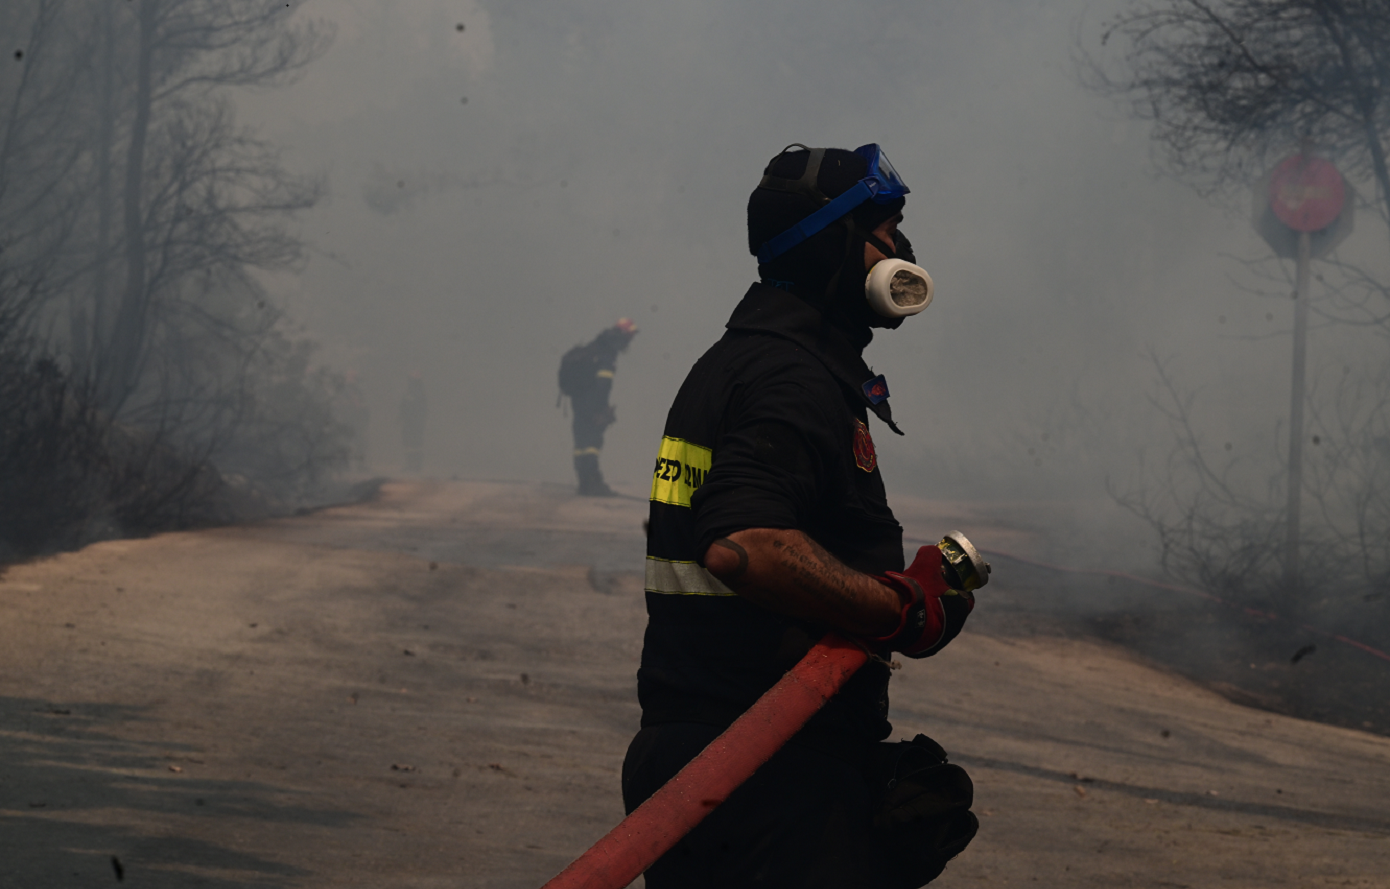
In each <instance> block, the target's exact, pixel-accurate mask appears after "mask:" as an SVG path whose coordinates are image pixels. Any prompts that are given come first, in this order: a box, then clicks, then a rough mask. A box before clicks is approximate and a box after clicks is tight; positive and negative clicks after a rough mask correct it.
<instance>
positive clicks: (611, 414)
mask: <svg viewBox="0 0 1390 889" xmlns="http://www.w3.org/2000/svg"><path fill="white" fill-rule="evenodd" d="M616 422H618V409H617V408H616V407H614V406H613V405H611V404H610V405H608V407H606V408H604V409H603V410H601V411H599V414H598V424H599V425H600V426H604V427H607V426H612V425H613V424H614V423H616Z"/></svg>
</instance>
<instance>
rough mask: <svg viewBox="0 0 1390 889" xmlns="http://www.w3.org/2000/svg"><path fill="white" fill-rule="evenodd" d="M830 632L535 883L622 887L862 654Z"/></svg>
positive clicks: (771, 748) (860, 661)
mask: <svg viewBox="0 0 1390 889" xmlns="http://www.w3.org/2000/svg"><path fill="white" fill-rule="evenodd" d="M868 659H869V656H868V654H867V653H866V652H865V651H864V650H863V649H862V648H860V647H859V646H857V645H855V644H854V643H853V642H850V641H848V640H847V639H844V638H842V637H840V636H838V635H836V634H834V633H830V634H828V635H826V636H825V637H824V638H823V639H821V641H820V642H818V643H816V645H815V647H813V648H812V649H811V650H810V651H809V652H808V653H807V654H806V656H805V657H804V658H802V659H801V661H800V662H799V663H797V665H796V666H795V667H792V668H791V670H790V671H788V672H787V674H786V675H785V676H783V677H782V679H781V681H780V682H778V683H777V684H776V685H774V686H773V687H772V688H770V689H768V691H767V693H766V694H764V695H763V696H762V697H761V698H759V699H758V700H757V702H756V703H754V704H753V706H752V707H750V708H748V712H746V713H744V714H743V715H742V716H740V717H739V718H738V719H737V720H736V721H735V722H734V724H733V725H731V726H729V727H728V728H727V729H725V731H724V733H723V734H722V735H720V736H719V737H717V738H715V739H714V740H713V741H711V742H710V744H709V746H708V747H706V748H705V749H704V750H703V751H701V752H700V755H699V756H697V757H695V758H694V759H692V760H691V761H690V762H689V763H687V764H686V766H685V768H683V769H681V770H680V771H679V772H677V773H676V776H675V777H674V778H672V779H671V780H670V781H667V782H666V783H665V784H664V785H662V787H661V789H660V790H658V791H657V792H656V793H654V794H652V796H651V797H650V798H649V799H648V800H647V801H646V802H644V803H642V805H640V806H638V807H637V810H636V811H634V812H633V813H632V814H631V815H629V816H627V817H626V818H624V819H623V820H622V821H621V822H619V824H618V826H617V827H615V828H613V829H612V830H610V831H609V832H608V835H607V836H605V837H604V838H603V839H601V840H599V841H598V842H597V843H595V844H594V845H593V846H592V847H590V849H589V851H587V852H585V853H584V854H583V855H581V856H579V858H577V859H575V861H574V863H573V864H571V865H570V866H569V867H567V868H565V869H564V870H563V871H561V872H560V874H559V875H558V876H556V877H555V878H554V879H553V880H551V881H550V882H549V883H546V884H545V886H543V887H542V889H622V887H624V886H626V885H628V884H629V883H631V882H632V881H633V880H635V879H637V877H638V876H639V875H641V873H642V872H643V871H645V870H646V869H647V868H649V867H651V866H652V864H653V863H654V862H655V861H656V860H657V859H658V858H660V857H661V856H662V855H663V854H665V852H666V851H667V850H668V849H670V848H671V847H672V846H674V845H675V844H676V843H678V842H680V839H681V837H683V836H685V835H686V834H687V833H689V832H690V831H691V829H692V828H694V827H695V825H697V824H699V823H700V822H701V821H702V820H704V817H705V816H706V815H708V814H709V813H710V812H711V811H713V809H714V807H715V806H717V805H719V804H720V803H722V802H724V800H725V799H727V798H728V796H729V794H731V793H733V792H734V790H735V789H736V788H737V787H738V786H739V785H740V784H742V783H743V782H744V781H747V780H748V779H749V778H750V777H752V776H753V773H754V772H756V771H757V770H758V767H759V766H761V765H762V764H763V763H765V762H767V761H768V760H769V759H771V758H772V754H774V753H776V752H777V751H778V750H780V749H781V748H782V745H784V744H786V743H787V741H789V740H790V739H791V737H792V735H794V734H796V733H797V732H798V731H799V730H800V729H801V727H802V726H803V725H805V724H806V720H808V719H810V718H811V717H812V716H814V715H815V713H816V711H817V710H819V709H820V708H821V707H823V706H825V702H826V701H828V700H830V697H831V696H832V695H834V694H835V692H837V691H839V689H840V686H842V685H844V684H845V682H846V681H847V680H848V679H849V678H850V677H851V676H853V675H854V673H855V671H856V670H858V669H859V668H860V667H862V666H864V664H865V662H866V661H868Z"/></svg>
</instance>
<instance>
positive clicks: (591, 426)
mask: <svg viewBox="0 0 1390 889" xmlns="http://www.w3.org/2000/svg"><path fill="white" fill-rule="evenodd" d="M636 335H637V325H636V324H634V323H632V319H631V318H619V319H618V322H617V323H616V324H614V325H613V326H612V327H610V328H608V329H607V330H604V331H602V332H600V333H599V335H598V336H596V337H594V339H593V341H592V342H590V343H586V344H584V345H582V346H575V347H574V348H573V349H570V350H569V351H568V352H566V353H565V355H564V357H563V358H561V359H560V394H561V395H568V396H569V398H570V404H571V406H572V407H573V408H574V471H575V474H576V475H578V476H579V493H580V494H581V495H583V496H586V497H612V496H614V492H613V489H612V488H610V487H608V484H607V483H606V482H605V481H604V480H603V473H602V471H600V470H599V465H598V458H599V453H600V452H601V451H602V450H603V431H604V430H605V429H607V428H608V427H609V426H611V425H613V423H615V422H617V419H618V414H617V411H615V410H614V408H613V406H612V405H611V404H609V403H608V395H609V393H610V392H611V391H612V390H613V372H614V371H615V370H616V369H617V364H618V354H619V353H620V352H625V351H627V347H628V344H629V343H631V342H632V338H633V337H634V336H636Z"/></svg>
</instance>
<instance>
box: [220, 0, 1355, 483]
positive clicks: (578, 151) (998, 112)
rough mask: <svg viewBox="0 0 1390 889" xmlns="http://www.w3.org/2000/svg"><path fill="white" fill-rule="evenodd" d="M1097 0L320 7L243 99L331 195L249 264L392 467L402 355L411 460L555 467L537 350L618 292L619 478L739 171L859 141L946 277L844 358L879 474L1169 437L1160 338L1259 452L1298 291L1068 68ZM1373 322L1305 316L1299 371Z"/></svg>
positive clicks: (726, 262)
mask: <svg viewBox="0 0 1390 889" xmlns="http://www.w3.org/2000/svg"><path fill="white" fill-rule="evenodd" d="M1110 6H1111V4H1106V3H1085V2H1079V0H1068V2H1049V3H1045V4H1025V3H1017V2H1010V0H977V2H971V3H956V2H950V3H948V2H907V0H866V2H862V3H857V4H843V3H834V2H829V0H812V2H803V3H790V2H777V3H765V4H748V3H739V2H732V0H710V2H705V3H698V4H696V3H669V2H667V3H652V2H638V0H578V2H569V3H547V4H518V3H508V2H499V0H451V2H443V0H408V2H407V0H320V2H315V3H311V4H309V5H307V6H306V9H305V12H306V14H308V15H310V16H313V17H319V18H322V19H326V20H329V21H331V22H333V23H334V24H335V25H336V27H337V39H336V41H335V43H334V45H333V47H332V48H331V49H330V50H329V52H328V53H327V54H326V55H325V56H324V57H323V58H322V59H320V60H319V61H317V62H316V63H314V64H313V66H312V67H311V68H310V69H309V70H308V72H307V75H306V76H305V77H304V78H303V80H302V81H301V82H299V83H298V84H296V85H294V86H292V87H289V88H287V89H282V90H278V91H274V92H258V93H255V94H249V95H241V96H239V97H238V98H237V102H238V107H239V109H240V114H241V119H242V120H243V122H246V123H249V124H251V125H253V126H255V127H257V128H258V129H259V130H260V132H261V133H262V135H264V136H266V137H268V138H269V139H271V140H272V141H274V142H277V143H278V144H280V145H282V146H284V147H285V149H286V154H285V157H286V161H287V164H288V165H289V166H290V167H291V168H292V169H294V170H296V171H298V172H304V173H317V174H321V175H323V176H324V177H325V178H326V179H327V182H328V185H329V189H330V197H329V198H328V199H327V200H326V201H324V203H323V204H322V205H321V206H319V207H318V208H316V209H315V210H314V211H313V212H312V213H310V214H308V215H307V216H305V217H304V220H303V222H304V233H305V235H306V236H307V238H308V239H309V241H310V242H311V243H312V244H313V245H314V248H315V249H314V253H313V255H312V256H311V258H310V259H309V261H308V263H307V265H306V267H305V268H304V269H303V271H302V274H298V275H285V276H280V277H277V278H276V279H274V280H273V281H272V282H271V283H272V288H273V290H274V291H275V292H276V293H277V294H278V295H279V297H280V298H282V299H283V300H284V302H285V304H286V305H287V307H288V308H289V310H290V311H291V313H292V315H293V317H294V318H296V319H297V320H298V322H299V323H301V324H302V326H303V328H304V330H305V332H306V333H307V334H308V335H310V336H312V337H313V338H315V339H317V340H318V341H320V342H321V343H322V344H323V346H324V350H323V353H322V354H323V357H324V359H325V360H326V361H327V362H329V363H330V364H332V365H334V366H336V367H338V368H340V369H348V368H351V369H353V370H356V371H357V372H358V373H359V374H360V376H361V379H362V381H363V385H364V388H365V389H366V391H367V394H368V396H369V398H370V401H371V407H372V412H373V429H372V450H373V453H372V458H373V460H374V461H375V462H376V463H378V465H379V466H381V467H382V468H384V469H386V470H388V471H389V470H390V469H392V468H394V467H396V466H398V465H399V462H400V456H399V454H400V449H399V433H398V427H397V426H396V420H395V418H396V404H397V402H398V400H399V398H400V396H401V394H402V393H403V391H404V389H405V378H406V376H407V374H408V373H409V372H410V371H411V370H412V369H417V368H418V369H420V370H421V371H422V372H423V375H424V379H425V385H426V389H427V392H428V396H429V399H430V416H429V429H428V433H427V448H426V452H427V453H426V465H427V469H429V470H430V471H431V472H433V473H435V474H440V475H448V474H452V473H460V474H463V475H465V476H472V477H483V478H505V479H527V480H547V481H566V482H568V481H571V480H572V469H571V465H570V458H569V455H570V450H571V446H570V442H569V431H568V420H567V418H566V417H564V416H562V414H561V412H560V411H559V410H557V409H556V408H555V401H556V382H555V374H556V365H557V363H558V361H559V357H560V355H561V353H563V352H564V351H565V350H566V349H567V348H568V347H569V346H571V345H573V344H575V343H578V342H580V341H584V340H587V339H589V338H591V337H592V336H593V335H594V334H595V333H597V332H598V331H599V330H600V329H601V328H603V327H605V326H608V325H610V324H612V323H613V321H614V320H615V319H616V318H618V317H619V316H622V315H630V316H632V317H633V318H635V319H636V321H637V323H638V324H639V326H640V327H641V331H642V332H641V334H640V335H639V336H638V337H637V339H636V340H635V341H634V343H633V347H632V348H631V350H630V351H629V352H628V353H627V354H625V355H624V356H622V358H621V359H620V361H619V366H618V374H617V379H616V385H615V388H614V402H615V403H616V405H617V409H618V417H619V422H618V423H617V425H615V426H613V427H612V428H610V430H609V433H608V447H607V448H606V450H605V453H604V458H603V462H604V468H605V471H606V473H607V475H608V476H609V478H610V480H612V481H615V482H617V483H620V484H621V483H629V484H633V485H637V486H643V485H645V484H646V479H647V477H648V473H649V472H650V467H651V465H652V461H653V457H654V454H655V448H656V444H657V442H658V440H659V438H660V434H661V427H662V424H663V421H664V418H665V413H666V409H667V407H668V405H669V403H670V400H671V398H672V396H673V395H674V393H675V390H676V388H677V386H678V385H679V383H680V381H681V379H682V377H683V376H684V374H685V372H686V371H687V370H688V368H689V367H690V365H691V363H692V362H693V361H694V360H695V359H696V358H697V357H698V356H699V355H700V353H701V352H702V351H703V350H704V349H706V348H707V347H708V346H709V345H710V344H711V343H712V342H713V341H714V340H715V339H717V338H718V337H719V335H720V334H721V331H722V328H723V324H724V321H725V320H726V319H727V317H728V314H729V312H730V311H731V310H732V308H733V307H734V305H735V304H736V302H737V301H738V299H739V297H740V296H741V295H742V294H743V292H744V290H745V289H746V288H747V286H748V284H749V282H750V281H751V280H752V279H753V277H754V276H755V274H756V263H755V261H754V260H753V258H752V257H751V256H749V255H748V252H747V245H746V238H745V229H744V207H745V202H746V200H747V196H748V193H749V191H750V190H751V189H752V188H753V187H754V186H755V185H756V184H757V181H758V179H759V177H760V175H761V170H762V167H763V165H764V164H765V163H766V162H767V160H768V159H769V158H770V157H771V156H772V155H774V154H775V153H776V152H777V151H778V150H779V149H781V148H782V147H783V146H784V145H786V144H788V143H791V142H804V143H807V144H811V145H833V146H842V147H848V148H852V147H854V146H856V145H859V144H862V143H864V142H871V141H874V142H879V143H881V144H882V145H883V146H884V147H885V150H886V151H887V153H888V155H889V156H890V157H891V158H892V160H893V163H894V165H895V166H896V167H897V168H898V169H899V170H900V171H901V172H902V174H903V176H904V178H905V179H906V180H907V182H908V184H909V185H910V186H911V187H912V189H913V193H912V195H911V196H910V197H909V199H908V205H907V209H906V219H905V221H904V223H903V226H902V227H903V231H904V232H906V233H907V234H908V236H909V237H911V239H912V241H913V244H914V246H915V248H916V251H917V254H918V257H919V261H920V262H921V263H922V264H923V265H924V266H926V267H927V269H928V270H929V271H930V272H931V273H932V275H933V277H934V278H935V280H936V284H937V295H936V301H935V302H934V303H933V305H932V306H931V308H930V309H928V310H927V311H926V312H925V313H924V314H922V315H919V316H917V317H915V318H911V319H909V320H908V321H907V323H906V324H905V325H904V326H903V327H902V328H901V329H899V330H897V331H889V332H882V333H880V334H879V336H878V337H877V338H876V340H875V342H874V343H873V344H872V345H871V346H870V347H869V349H868V352H867V358H868V361H869V363H870V364H871V365H873V366H874V368H875V369H876V370H877V371H879V372H882V373H885V374H886V375H887V377H888V380H889V384H890V386H891V388H892V391H893V405H894V412H895V416H896V417H897V418H898V419H899V423H900V425H901V426H902V428H903V429H904V430H905V431H906V432H907V437H906V438H903V439H898V438H897V437H896V436H894V435H892V433H891V432H889V431H888V430H887V429H886V428H885V427H882V426H881V425H875V426H874V427H873V432H874V438H875V441H876V442H877V444H878V447H879V451H880V454H881V462H882V465H883V467H884V473H885V478H886V479H887V481H888V484H889V487H890V490H894V489H897V490H902V491H909V492H912V493H915V494H920V495H928V496H932V495H935V496H944V497H951V498H962V497H971V496H981V497H991V498H1023V499H1026V498H1055V497H1059V496H1068V495H1070V496H1075V497H1079V498H1095V497H1099V496H1103V485H1104V482H1105V479H1106V477H1107V475H1109V476H1111V477H1112V478H1117V479H1120V480H1123V479H1124V477H1125V476H1126V475H1127V474H1129V473H1132V472H1133V471H1134V470H1135V468H1136V467H1137V465H1138V459H1139V452H1140V449H1141V448H1147V449H1148V453H1149V455H1150V459H1152V457H1153V455H1155V454H1159V453H1165V452H1166V451H1167V449H1168V447H1169V442H1170V441H1171V439H1170V438H1169V437H1168V435H1167V433H1166V432H1164V427H1163V425H1162V424H1161V423H1160V422H1158V421H1157V420H1156V418H1155V414H1154V412H1153V410H1152V409H1151V408H1150V407H1149V405H1148V403H1147V398H1148V396H1149V395H1150V394H1151V392H1152V380H1153V377H1154V373H1153V370H1152V367H1151V366H1150V365H1149V363H1148V359H1147V358H1146V357H1145V356H1144V352H1145V350H1146V349H1149V348H1152V349H1153V350H1154V351H1155V352H1156V353H1157V354H1159V355H1160V356H1163V357H1171V358H1172V359H1174V361H1173V364H1172V369H1173V371H1174V374H1175V376H1176V377H1177V378H1178V380H1179V381H1180V382H1181V383H1182V384H1183V385H1184V386H1185V387H1187V388H1191V389H1200V398H1201V400H1200V402H1199V405H1201V407H1200V410H1201V411H1202V418H1203V423H1204V424H1205V425H1204V427H1203V428H1204V430H1205V432H1206V434H1208V435H1209V436H1210V440H1211V441H1212V442H1213V443H1217V444H1219V442H1220V441H1221V440H1223V439H1224V440H1225V441H1231V442H1233V443H1234V447H1235V449H1236V451H1235V452H1236V453H1239V452H1240V449H1242V448H1245V449H1261V452H1262V453H1263V452H1264V451H1267V450H1268V449H1269V448H1270V447H1271V446H1272V443H1273V441H1274V433H1275V429H1276V425H1277V424H1278V423H1279V422H1280V420H1281V419H1283V418H1285V417H1286V416H1287V412H1288V406H1287V402H1288V382H1287V381H1288V363H1289V358H1288V353H1289V342H1290V341H1289V337H1288V330H1289V328H1290V325H1291V319H1292V307H1291V304H1290V302H1289V301H1288V300H1287V299H1273V298H1261V297H1259V296H1255V295H1251V294H1249V293H1245V292H1242V291H1241V289H1240V288H1238V287H1237V286H1235V285H1234V284H1233V282H1232V281H1231V277H1232V275H1236V274H1238V273H1239V272H1240V267H1239V265H1237V264H1236V263H1235V262H1234V261H1233V260H1232V259H1231V258H1230V257H1229V256H1228V255H1227V254H1231V255H1235V256H1240V257H1254V256H1259V255H1262V253H1263V247H1262V245H1261V242H1260V241H1259V240H1258V238H1257V237H1256V236H1255V235H1254V234H1253V232H1252V231H1251V229H1250V226H1249V224H1248V222H1247V221H1246V219H1245V214H1244V213H1243V211H1241V210H1240V209H1239V208H1236V209H1230V208H1227V209H1223V208H1218V207H1214V206H1212V205H1211V204H1209V203H1206V202H1204V201H1203V200H1202V199H1200V198H1198V197H1197V196H1196V195H1194V194H1193V193H1192V192H1191V191H1190V190H1188V189H1187V188H1185V187H1184V186H1182V185H1181V184H1179V183H1177V182H1175V181H1173V180H1171V179H1167V178H1163V177H1162V176H1160V175H1159V174H1158V173H1157V172H1156V168H1155V166H1154V163H1153V160H1152V157H1151V149H1150V146H1149V142H1148V137H1147V130H1146V128H1145V127H1144V126H1143V125H1142V124H1139V123H1135V122H1131V121H1129V120H1128V118H1127V116H1126V114H1125V113H1124V111H1123V109H1120V108H1118V107H1117V106H1115V105H1114V104H1113V103H1111V102H1110V101H1109V100H1106V99H1103V98H1099V97H1097V96H1095V95H1093V94H1090V93H1088V92H1086V91H1085V90H1084V89H1083V88H1082V87H1081V86H1080V85H1079V82H1078V74H1077V70H1078V63H1077V61H1076V59H1077V55H1078V47H1079V46H1081V45H1085V46H1091V47H1094V46H1096V41H1095V40H1094V39H1092V38H1093V36H1094V34H1095V33H1096V31H1097V30H1098V26H1099V23H1100V21H1101V20H1102V19H1103V17H1104V15H1105V13H1106V12H1107V11H1108V9H1109V8H1110ZM459 24H462V25H464V26H465V29H464V30H463V31H459V30H458V27H457V26H458V25H459ZM1368 228H1370V226H1369V224H1368V225H1366V226H1363V231H1362V232H1360V233H1359V234H1358V237H1370V238H1374V237H1377V235H1376V233H1375V232H1374V231H1372V232H1369V233H1368V232H1367V231H1366V230H1365V229H1368ZM1379 243H1383V241H1382V242H1379ZM1382 252H1383V251H1382ZM1276 289H1277V288H1276ZM1378 343H1379V341H1378V340H1376V339H1375V338H1374V337H1373V336H1370V335H1368V334H1365V333H1349V332H1347V331H1345V330H1341V331H1333V330H1321V329H1319V330H1315V332H1314V334H1313V337H1312V339H1311V342H1310V373H1311V374H1312V378H1313V379H1314V380H1322V379H1323V378H1324V377H1323V376H1321V375H1323V374H1326V373H1332V372H1333V371H1334V370H1340V367H1341V366H1342V364H1343V363H1345V362H1347V361H1352V360H1359V359H1358V358H1357V356H1358V355H1361V354H1364V355H1365V356H1366V357H1367V358H1369V357H1372V353H1374V352H1375V351H1376V350H1377V349H1380V348H1381V346H1380V345H1378ZM1348 356H1352V357H1348ZM875 422H876V421H875ZM1044 436H1046V437H1044Z"/></svg>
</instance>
